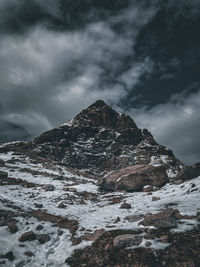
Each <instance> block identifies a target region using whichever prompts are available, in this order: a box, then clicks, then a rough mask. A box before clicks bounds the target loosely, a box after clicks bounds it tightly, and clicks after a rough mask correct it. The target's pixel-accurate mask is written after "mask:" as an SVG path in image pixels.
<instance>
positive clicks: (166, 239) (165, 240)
mask: <svg viewBox="0 0 200 267" xmlns="http://www.w3.org/2000/svg"><path fill="white" fill-rule="evenodd" d="M160 242H162V243H167V242H168V236H167V235H163V236H161V237H160Z"/></svg>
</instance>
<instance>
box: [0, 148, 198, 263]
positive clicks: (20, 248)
mask: <svg viewBox="0 0 200 267" xmlns="http://www.w3.org/2000/svg"><path fill="white" fill-rule="evenodd" d="M0 159H2V160H4V161H5V162H6V166H5V167H1V170H2V171H6V172H7V173H8V178H15V179H17V180H19V179H21V180H23V181H26V182H29V183H33V184H35V186H34V187H26V186H23V185H21V184H16V185H13V184H9V183H8V184H5V185H1V186H0V209H1V210H8V211H12V212H16V211H20V212H22V213H23V212H24V213H25V214H31V212H33V211H36V210H38V208H37V206H38V204H39V205H42V206H41V208H40V210H42V211H45V212H46V213H48V214H52V215H57V216H60V217H62V218H66V217H67V218H68V219H69V220H76V221H77V222H78V229H77V231H76V233H75V235H74V237H81V236H83V235H84V234H86V233H93V232H94V231H95V230H99V229H105V230H110V229H140V228H141V227H142V228H144V226H142V225H139V222H140V221H141V218H140V219H138V220H137V221H134V222H129V221H128V220H127V219H125V218H126V217H127V216H131V215H145V214H147V213H157V212H158V211H161V210H164V209H166V208H167V207H172V208H175V209H178V210H179V211H180V212H181V214H183V215H196V214H197V211H198V210H199V209H200V192H199V191H200V177H198V178H196V179H193V180H190V181H187V182H185V183H184V184H180V185H174V184H167V185H165V186H164V187H163V188H162V189H161V190H158V191H154V192H152V195H148V194H147V193H145V192H137V193H122V192H114V193H105V192H99V191H98V186H97V184H96V181H95V179H89V178H87V177H83V176H78V175H75V174H72V173H70V172H69V171H68V170H67V169H65V167H62V166H57V165H56V164H52V165H48V164H44V163H39V164H38V163H36V162H34V161H32V160H31V159H29V158H28V157H25V156H22V155H21V156H20V155H14V154H12V153H7V154H0ZM152 163H154V164H155V160H154V162H153V161H152ZM60 176H62V179H60V180H58V179H56V178H57V177H60ZM50 184H51V185H53V186H54V190H52V191H48V190H47V189H46V187H45V185H46V186H47V185H50ZM154 196H155V197H159V198H160V199H159V200H157V201H152V197H154ZM124 202H126V203H129V204H131V208H130V209H121V208H120V206H121V205H122V203H124ZM60 203H62V204H63V206H62V207H58V205H59V204H60ZM117 218H120V220H119V219H118V222H117V223H116V219H117ZM15 219H16V220H17V221H18V223H17V226H18V229H19V231H18V232H16V233H14V234H11V233H10V231H9V230H8V228H7V226H2V227H0V255H1V254H5V253H7V252H8V251H12V252H13V254H14V256H15V260H14V261H13V262H9V261H6V263H5V265H4V266H9V267H10V266H18V267H19V266H33V267H34V266H35V267H37V266H66V263H65V264H64V261H65V259H66V258H67V257H69V256H70V255H71V254H72V252H73V251H74V250H75V249H81V248H83V247H85V246H87V245H90V244H91V242H90V241H82V242H81V243H80V244H79V245H75V246H73V245H72V241H71V236H72V233H71V232H70V230H68V229H62V231H63V234H62V235H60V234H59V230H60V229H59V227H58V226H55V225H53V224H52V222H48V221H38V220H37V219H36V218H34V217H31V216H27V217H23V216H18V217H16V218H15ZM38 224H40V225H42V226H43V227H44V228H43V229H42V230H40V231H38V230H36V227H37V226H38ZM197 224H198V222H197V220H196V219H190V220H181V221H180V222H179V223H178V227H177V228H175V229H172V230H171V231H174V232H180V231H186V230H189V229H191V228H193V227H195V226H196V225H197ZM31 230H32V231H34V232H35V233H38V234H45V233H48V234H49V235H50V241H48V242H46V243H45V244H39V242H38V240H34V241H30V242H25V243H23V244H20V243H19V241H18V238H19V237H20V236H21V235H22V233H24V232H27V231H31ZM145 241H146V240H143V242H142V243H141V245H140V246H143V244H144V243H145ZM167 245H170V244H167ZM151 246H152V247H154V249H163V248H165V245H163V244H160V242H159V241H158V242H157V241H156V240H153V241H152V245H151ZM27 251H31V252H32V253H33V254H34V256H33V257H27V256H25V255H24V252H27ZM20 264H21V265H20Z"/></svg>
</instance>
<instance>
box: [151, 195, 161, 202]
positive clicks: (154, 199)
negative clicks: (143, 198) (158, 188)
mask: <svg viewBox="0 0 200 267" xmlns="http://www.w3.org/2000/svg"><path fill="white" fill-rule="evenodd" d="M157 200H160V197H156V196H153V197H152V201H157Z"/></svg>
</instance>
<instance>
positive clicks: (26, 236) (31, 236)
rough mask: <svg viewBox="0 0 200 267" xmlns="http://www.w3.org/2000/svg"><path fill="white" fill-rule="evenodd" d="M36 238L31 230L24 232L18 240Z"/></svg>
mask: <svg viewBox="0 0 200 267" xmlns="http://www.w3.org/2000/svg"><path fill="white" fill-rule="evenodd" d="M33 240H36V234H35V233H34V232H33V231H29V232H26V233H24V234H22V235H21V236H20V237H19V242H27V241H33Z"/></svg>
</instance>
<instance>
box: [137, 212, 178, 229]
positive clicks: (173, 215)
mask: <svg viewBox="0 0 200 267" xmlns="http://www.w3.org/2000/svg"><path fill="white" fill-rule="evenodd" d="M177 213H179V212H178V211H177V210H174V209H166V210H164V211H161V212H158V213H156V214H149V215H146V216H145V217H144V220H142V221H141V222H140V224H142V225H145V226H155V227H156V228H162V229H171V228H174V227H176V226H177Z"/></svg>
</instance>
